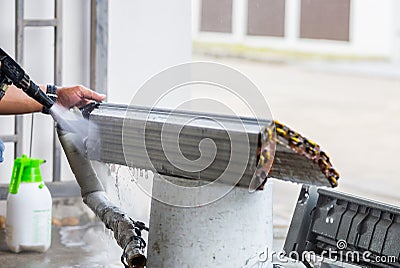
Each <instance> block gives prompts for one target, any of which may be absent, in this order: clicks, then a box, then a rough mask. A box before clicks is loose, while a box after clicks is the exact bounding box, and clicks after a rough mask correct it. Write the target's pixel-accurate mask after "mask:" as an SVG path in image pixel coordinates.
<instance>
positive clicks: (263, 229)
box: [147, 177, 273, 268]
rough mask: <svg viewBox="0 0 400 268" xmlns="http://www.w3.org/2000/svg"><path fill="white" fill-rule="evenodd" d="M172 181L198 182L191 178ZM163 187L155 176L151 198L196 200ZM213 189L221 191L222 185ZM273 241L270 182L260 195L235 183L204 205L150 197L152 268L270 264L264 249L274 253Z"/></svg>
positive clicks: (150, 263) (180, 182)
mask: <svg viewBox="0 0 400 268" xmlns="http://www.w3.org/2000/svg"><path fill="white" fill-rule="evenodd" d="M172 182H173V183H174V184H175V183H179V184H180V185H184V186H193V185H196V182H194V181H190V180H181V179H172ZM162 185H164V184H163V183H161V182H160V178H156V177H155V178H154V182H153V196H154V195H155V196H157V197H159V198H161V199H164V200H168V202H169V203H174V202H176V203H185V202H182V201H184V200H183V199H191V200H193V199H196V198H197V197H196V196H193V195H192V196H191V195H185V194H182V193H181V194H177V193H178V192H173V191H172V192H171V190H165V187H161V186H162ZM212 187H214V189H211V190H215V191H217V192H218V191H219V190H220V187H223V186H221V185H220V184H214V185H213V186H212ZM188 203H191V201H189V202H188ZM272 241H273V225H272V183H267V185H266V187H265V190H264V191H258V192H256V193H249V192H248V189H245V188H239V187H235V188H233V190H232V191H230V192H229V193H228V194H227V195H225V196H224V197H223V198H221V199H219V200H217V201H215V202H212V203H210V204H208V205H205V206H200V207H190V208H183V207H176V206H172V205H167V204H165V203H164V202H159V201H156V200H154V199H153V200H152V204H151V212H150V232H149V243H148V248H147V256H148V266H149V267H152V268H155V267H270V265H271V263H270V262H269V260H265V259H266V258H265V256H264V255H262V252H264V251H265V250H266V249H267V250H268V251H269V252H268V253H271V250H272ZM260 258H261V259H263V258H264V260H262V261H260ZM268 259H270V258H268ZM260 262H261V264H260Z"/></svg>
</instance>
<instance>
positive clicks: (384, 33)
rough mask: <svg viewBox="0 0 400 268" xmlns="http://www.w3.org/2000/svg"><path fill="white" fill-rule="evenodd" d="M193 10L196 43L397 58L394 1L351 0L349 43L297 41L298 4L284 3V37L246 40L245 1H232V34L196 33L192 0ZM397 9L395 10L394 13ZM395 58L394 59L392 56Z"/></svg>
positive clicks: (197, 0)
mask: <svg viewBox="0 0 400 268" xmlns="http://www.w3.org/2000/svg"><path fill="white" fill-rule="evenodd" d="M193 1H194V3H195V4H194V7H196V8H197V10H194V12H193V20H194V22H196V23H195V24H194V25H197V27H196V28H194V29H193V36H194V39H195V40H197V41H205V42H216V43H239V44H244V45H248V46H254V47H267V48H274V49H284V50H295V51H305V52H316V53H328V54H339V55H355V56H365V57H385V58H390V59H393V60H395V59H397V58H399V57H400V56H398V55H399V54H400V52H399V51H400V45H399V43H400V41H399V39H400V37H399V36H400V33H399V32H400V31H399V29H400V26H399V25H400V23H399V19H398V16H396V14H395V11H394V10H398V3H397V1H396V0H381V1H376V0H352V2H351V3H352V5H351V10H350V12H351V15H350V42H341V41H329V40H312V39H300V38H299V27H300V0H286V23H285V24H286V25H285V35H286V36H285V37H284V38H281V37H258V36H246V34H245V29H246V26H245V25H246V21H247V15H246V13H247V6H246V3H247V0H233V4H234V9H233V27H232V28H233V33H232V34H220V33H205V32H199V25H200V24H199V23H198V22H199V21H200V18H199V16H200V11H201V0H193ZM396 7H397V9H396ZM396 55H397V56H396Z"/></svg>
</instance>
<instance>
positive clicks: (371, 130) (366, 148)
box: [0, 56, 400, 268]
mask: <svg viewBox="0 0 400 268" xmlns="http://www.w3.org/2000/svg"><path fill="white" fill-rule="evenodd" d="M195 59H196V60H210V61H216V62H219V63H223V64H227V65H229V66H231V67H233V68H236V69H238V70H239V71H241V72H243V73H244V74H246V75H247V76H248V77H249V78H250V79H251V80H252V81H253V82H254V83H255V84H256V85H257V86H258V87H259V88H260V90H261V91H262V93H263V94H264V96H265V97H266V98H267V100H268V103H269V105H270V107H271V109H272V112H273V114H274V116H275V118H277V119H279V120H280V121H282V122H284V123H286V124H288V125H289V126H291V127H292V128H294V129H296V130H298V131H299V132H300V133H303V134H304V135H306V136H308V137H309V138H311V139H313V140H315V141H317V142H318V143H319V144H321V145H322V147H323V148H325V149H326V151H327V152H328V153H329V154H330V156H331V159H332V162H333V164H334V165H335V166H336V167H337V169H338V170H339V172H340V173H341V175H342V178H341V180H340V182H339V183H340V186H339V187H338V190H339V191H344V192H347V193H352V194H355V195H359V196H363V197H367V198H371V199H374V200H378V201H382V202H387V203H391V204H393V205H400V195H399V194H398V189H399V188H400V170H399V169H398V161H399V160H400V157H399V156H398V152H399V149H400V139H398V133H400V120H399V118H400V105H399V103H400V75H397V73H396V72H390V75H389V76H385V75H382V73H387V72H385V71H384V70H385V68H386V69H387V70H392V68H391V67H390V65H388V64H386V65H385V64H384V65H382V64H377V65H374V64H373V63H365V64H366V65H365V64H361V66H363V68H357V65H360V63H357V64H356V65H352V63H340V64H338V63H326V62H325V63H321V62H319V63H317V64H316V63H298V62H292V63H279V64H277V63H268V62H254V61H246V60H238V59H227V58H210V57H204V56H196V57H195ZM346 66H347V67H346ZM348 66H354V68H348ZM382 66H384V67H382ZM377 68H380V69H379V70H378V71H377ZM382 68H383V69H382ZM382 70H383V71H382ZM207 112H212V111H207ZM299 187H300V186H298V185H295V184H292V183H285V182H280V181H276V182H275V183H274V188H275V190H274V217H275V218H274V226H275V230H274V237H275V241H274V249H275V250H279V249H281V246H282V244H283V241H284V237H285V235H286V232H287V228H288V225H289V223H290V218H291V215H292V212H293V209H294V206H295V202H296V198H297V195H298V192H299ZM89 229H90V228H89ZM98 233H103V234H104V231H103V230H100V231H98V232H96V233H94V234H93V233H92V234H91V235H90V237H89V238H88V243H87V246H84V247H80V246H78V247H65V246H64V245H62V244H61V243H60V235H59V230H58V229H54V230H53V243H52V247H51V249H50V250H49V251H48V252H46V253H45V254H37V253H24V254H12V253H9V252H7V251H5V244H4V241H3V240H2V241H0V245H1V248H0V250H1V251H0V260H1V264H0V267H21V268H22V267H24V268H25V267H49V268H50V267H65V268H67V267H121V265H120V263H119V252H118V249H116V247H115V242H114V241H113V240H112V238H110V236H107V235H105V236H104V237H105V238H104V239H103V241H101V240H100V242H101V243H99V242H98V241H99V240H98V239H95V238H96V236H97V234H98ZM82 236H85V234H84V233H83V234H82ZM107 237H108V238H107ZM0 239H4V233H3V231H0ZM110 248H112V250H110Z"/></svg>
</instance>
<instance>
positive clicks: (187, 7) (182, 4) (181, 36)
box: [108, 0, 192, 103]
mask: <svg viewBox="0 0 400 268" xmlns="http://www.w3.org/2000/svg"><path fill="white" fill-rule="evenodd" d="M109 11H110V21H109V22H110V28H109V30H110V43H109V46H110V52H109V93H108V95H109V101H110V102H117V103H130V101H131V99H132V97H133V95H134V93H135V91H136V90H137V89H138V88H139V87H140V86H141V85H142V84H143V83H144V82H145V81H146V80H147V79H149V78H150V77H152V76H153V75H155V74H156V73H158V72H160V71H162V70H163V69H165V68H167V67H170V66H172V65H176V64H179V63H182V62H187V61H189V60H190V59H191V53H192V52H191V47H192V40H191V29H192V28H191V27H192V26H191V21H192V19H191V2H190V1H185V0H168V1H162V0H146V1H141V0H134V1H132V0H116V1H115V0H113V1H110V10H109Z"/></svg>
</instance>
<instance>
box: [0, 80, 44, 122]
mask: <svg viewBox="0 0 400 268" xmlns="http://www.w3.org/2000/svg"><path fill="white" fill-rule="evenodd" d="M40 88H41V89H42V90H43V91H45V87H44V86H40ZM42 108H43V106H42V105H41V104H40V103H38V102H37V101H35V100H34V99H32V98H31V97H29V96H28V95H26V94H25V92H23V91H22V90H21V89H19V88H16V87H15V86H10V87H9V88H8V90H7V92H6V94H5V96H4V97H3V99H2V100H1V101H0V114H3V115H6V114H24V113H34V112H40V111H42Z"/></svg>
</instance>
